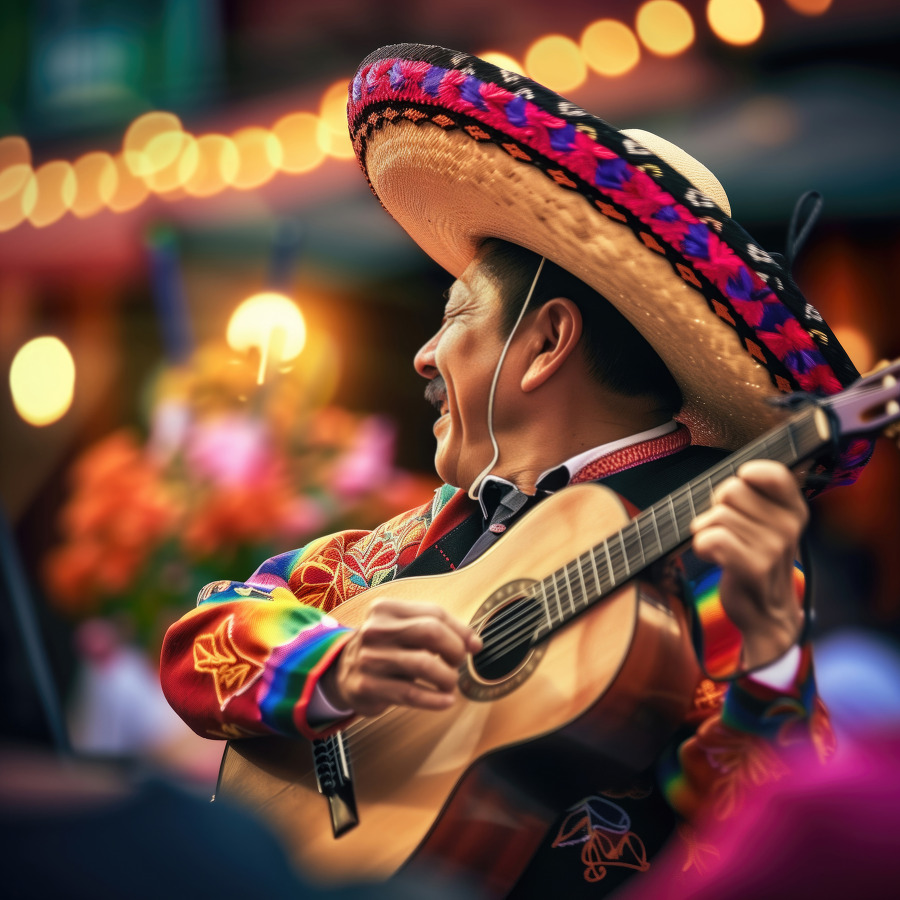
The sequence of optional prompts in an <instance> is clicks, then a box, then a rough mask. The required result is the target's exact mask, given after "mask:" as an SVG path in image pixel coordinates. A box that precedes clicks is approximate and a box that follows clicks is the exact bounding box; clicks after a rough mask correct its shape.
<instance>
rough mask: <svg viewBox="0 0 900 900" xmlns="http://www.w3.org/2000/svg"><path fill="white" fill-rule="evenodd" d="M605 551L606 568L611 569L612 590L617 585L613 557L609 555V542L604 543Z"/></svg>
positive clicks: (610, 583)
mask: <svg viewBox="0 0 900 900" xmlns="http://www.w3.org/2000/svg"><path fill="white" fill-rule="evenodd" d="M603 551H604V553H606V567H607V569H609V586H610V587H611V588H612V587H614V586H615V584H616V573H615V571H614V569H613V564H612V557H611V556H610V553H609V541H608V540H607V541H604V542H603Z"/></svg>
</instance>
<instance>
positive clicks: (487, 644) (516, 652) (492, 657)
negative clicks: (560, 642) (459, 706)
mask: <svg viewBox="0 0 900 900" xmlns="http://www.w3.org/2000/svg"><path fill="white" fill-rule="evenodd" d="M538 615H539V610H538V608H537V601H536V600H535V599H534V598H533V597H517V598H516V599H515V600H513V601H512V602H511V603H509V604H508V605H507V606H504V607H503V608H502V609H500V610H498V611H497V613H496V614H495V615H493V616H491V618H490V619H489V620H488V623H487V625H486V626H485V627H484V628H482V629H481V631H480V634H481V639H482V640H483V641H484V648H483V649H482V650H481V651H480V652H479V653H476V654H475V656H474V657H473V658H472V664H473V668H474V669H475V673H476V675H478V676H479V677H480V678H483V679H484V680H485V681H499V680H500V679H501V678H505V677H506V676H507V675H509V674H510V673H511V672H515V670H516V669H518V668H519V666H521V665H522V663H523V661H524V660H525V658H526V657H527V656H528V654H529V652H530V651H531V637H532V634H533V631H534V628H533V625H532V623H533V622H534V620H535V619H536V618H537V616H538ZM530 625H531V626H532V627H529V626H530Z"/></svg>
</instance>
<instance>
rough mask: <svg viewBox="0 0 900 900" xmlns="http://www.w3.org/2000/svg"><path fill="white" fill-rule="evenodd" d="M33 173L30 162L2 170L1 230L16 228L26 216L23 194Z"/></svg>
mask: <svg viewBox="0 0 900 900" xmlns="http://www.w3.org/2000/svg"><path fill="white" fill-rule="evenodd" d="M33 174H34V173H33V171H32V168H31V166H30V165H29V164H28V163H16V164H14V165H11V166H9V168H6V169H3V171H0V232H3V231H9V230H11V229H13V228H15V227H16V226H17V225H18V224H19V223H20V222H21V221H22V220H23V219H24V218H25V206H24V197H23V194H24V191H25V187H26V185H28V184H29V182H30V180H31V177H32V175H33Z"/></svg>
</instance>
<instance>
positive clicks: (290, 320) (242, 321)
mask: <svg viewBox="0 0 900 900" xmlns="http://www.w3.org/2000/svg"><path fill="white" fill-rule="evenodd" d="M226 337H227V340H228V345H229V346H230V347H231V348H232V349H234V350H238V351H243V352H246V351H247V350H251V349H256V350H258V351H259V354H260V360H259V373H258V375H257V384H262V383H263V382H264V381H265V380H266V376H267V375H268V373H269V372H270V371H272V370H274V369H276V368H279V367H281V366H282V365H284V363H287V362H290V361H291V360H292V359H295V358H296V357H297V356H299V355H300V351H301V350H303V346H304V344H305V343H306V322H305V321H304V319H303V313H301V312H300V309H299V307H298V306H297V304H296V303H294V302H293V301H292V300H290V299H289V298H287V297H285V296H284V294H276V293H274V292H264V293H261V294H255V295H254V296H252V297H249V298H248V299H247V300H244V302H243V303H241V304H240V306H238V308H237V309H236V310H235V311H234V313H233V314H232V316H231V320H230V321H229V322H228V331H227V334H226Z"/></svg>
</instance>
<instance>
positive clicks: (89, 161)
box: [72, 152, 119, 219]
mask: <svg viewBox="0 0 900 900" xmlns="http://www.w3.org/2000/svg"><path fill="white" fill-rule="evenodd" d="M72 172H73V174H74V176H75V186H76V190H75V199H74V201H73V202H72V212H73V213H74V214H75V215H76V216H77V217H78V218H79V219H87V218H90V217H91V216H93V215H95V214H96V213H98V212H100V210H101V209H103V208H104V207H105V206H106V205H107V204H108V203H109V202H110V200H112V198H113V196H114V195H115V193H116V187H117V185H118V183H119V173H118V170H117V169H116V163H115V160H114V159H113V158H112V157H111V156H110V155H109V154H108V153H101V152H94V153H85V155H84V156H82V157H79V159H77V160H76V161H75V162H74V163H73V165H72Z"/></svg>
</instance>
